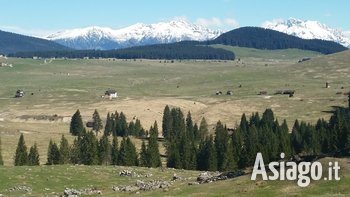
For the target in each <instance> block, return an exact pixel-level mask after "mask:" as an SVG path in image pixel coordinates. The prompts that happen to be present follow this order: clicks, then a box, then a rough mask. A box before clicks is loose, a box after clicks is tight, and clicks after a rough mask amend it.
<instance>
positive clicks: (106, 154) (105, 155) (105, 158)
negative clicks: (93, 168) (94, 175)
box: [98, 135, 111, 165]
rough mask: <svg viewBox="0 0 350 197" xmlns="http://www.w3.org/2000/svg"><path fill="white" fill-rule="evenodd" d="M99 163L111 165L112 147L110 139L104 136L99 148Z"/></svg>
mask: <svg viewBox="0 0 350 197" xmlns="http://www.w3.org/2000/svg"><path fill="white" fill-rule="evenodd" d="M98 157H99V163H100V164H105V165H108V164H110V163H111V145H110V143H109V140H108V137H107V136H106V135H103V136H102V138H101V139H100V142H99V146H98Z"/></svg>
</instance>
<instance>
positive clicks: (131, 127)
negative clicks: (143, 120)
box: [128, 121, 137, 136]
mask: <svg viewBox="0 0 350 197" xmlns="http://www.w3.org/2000/svg"><path fill="white" fill-rule="evenodd" d="M128 134H129V135H133V136H137V135H136V131H135V123H134V122H133V121H130V122H129V126H128Z"/></svg>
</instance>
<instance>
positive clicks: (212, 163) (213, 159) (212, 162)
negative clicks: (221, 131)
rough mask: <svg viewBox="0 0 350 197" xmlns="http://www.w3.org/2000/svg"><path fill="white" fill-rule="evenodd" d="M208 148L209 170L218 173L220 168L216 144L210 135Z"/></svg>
mask: <svg viewBox="0 0 350 197" xmlns="http://www.w3.org/2000/svg"><path fill="white" fill-rule="evenodd" d="M207 148H208V151H207V152H208V170H209V171H216V170H217V169H218V168H217V167H218V162H217V156H216V153H217V152H216V149H215V144H214V143H213V136H212V135H210V137H209V138H208V140H207Z"/></svg>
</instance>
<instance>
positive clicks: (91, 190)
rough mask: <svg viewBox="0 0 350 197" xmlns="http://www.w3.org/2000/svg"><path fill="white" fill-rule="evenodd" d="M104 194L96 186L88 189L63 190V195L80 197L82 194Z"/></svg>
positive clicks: (64, 196)
mask: <svg viewBox="0 0 350 197" xmlns="http://www.w3.org/2000/svg"><path fill="white" fill-rule="evenodd" d="M96 194H97V195H102V191H101V190H97V189H96V188H86V189H79V190H78V189H73V188H66V189H65V190H64V192H63V197H78V196H80V195H96Z"/></svg>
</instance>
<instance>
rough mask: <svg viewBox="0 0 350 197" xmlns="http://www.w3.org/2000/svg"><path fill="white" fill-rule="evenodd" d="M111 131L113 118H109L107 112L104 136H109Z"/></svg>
mask: <svg viewBox="0 0 350 197" xmlns="http://www.w3.org/2000/svg"><path fill="white" fill-rule="evenodd" d="M112 131H113V118H112V117H111V116H110V114H109V112H108V114H107V120H106V125H105V130H104V135H106V136H109V135H111V133H112Z"/></svg>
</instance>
